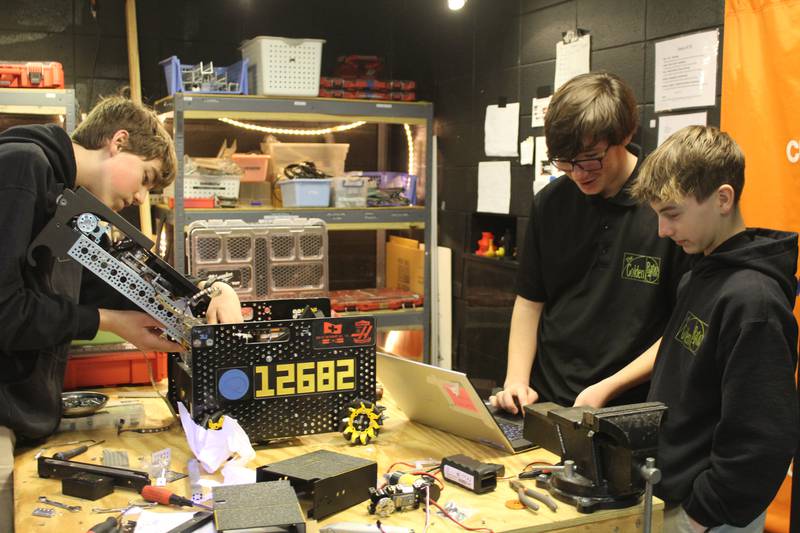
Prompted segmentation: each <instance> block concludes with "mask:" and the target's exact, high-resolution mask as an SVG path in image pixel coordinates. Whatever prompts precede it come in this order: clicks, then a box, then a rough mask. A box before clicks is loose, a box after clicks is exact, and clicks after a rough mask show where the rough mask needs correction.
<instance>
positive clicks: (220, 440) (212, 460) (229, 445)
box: [178, 402, 256, 485]
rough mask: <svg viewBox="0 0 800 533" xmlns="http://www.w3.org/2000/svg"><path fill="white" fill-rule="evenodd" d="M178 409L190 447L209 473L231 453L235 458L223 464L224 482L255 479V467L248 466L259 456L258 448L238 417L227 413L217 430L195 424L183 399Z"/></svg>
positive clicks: (252, 481)
mask: <svg viewBox="0 0 800 533" xmlns="http://www.w3.org/2000/svg"><path fill="white" fill-rule="evenodd" d="M178 413H179V414H180V417H181V425H182V426H183V432H184V434H185V435H186V441H187V442H188V443H189V449H191V450H192V453H193V454H194V456H195V457H197V460H198V461H200V464H201V465H203V469H205V471H206V472H208V473H209V474H210V473H213V472H216V471H217V470H219V468H220V467H221V466H222V465H223V463H225V462H226V461H228V458H229V457H231V456H232V457H233V458H232V459H231V460H230V461H228V462H227V464H226V465H225V466H224V467H223V468H222V476H223V478H224V480H225V481H224V483H225V484H226V485H227V484H238V483H255V482H256V471H255V470H253V469H249V468H247V467H245V465H246V464H247V463H248V462H249V461H250V460H251V459H253V458H254V457H255V456H256V452H255V450H253V446H252V445H251V444H250V439H249V438H248V437H247V433H245V431H244V430H243V429H242V426H240V425H239V422H237V421H236V419H235V418H231V417H230V416H227V415H226V416H225V419H224V422H223V424H222V428H221V429H216V430H215V429H206V428H204V427H202V426H198V425H197V424H195V423H194V420H192V417H191V415H189V411H188V410H187V409H186V407H185V406H184V405H183V403H181V402H178Z"/></svg>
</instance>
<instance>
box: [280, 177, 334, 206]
mask: <svg viewBox="0 0 800 533" xmlns="http://www.w3.org/2000/svg"><path fill="white" fill-rule="evenodd" d="M277 184H278V187H280V188H281V194H282V195H283V207H328V206H329V205H330V203H331V180H330V178H323V179H293V180H279V181H278V182H277Z"/></svg>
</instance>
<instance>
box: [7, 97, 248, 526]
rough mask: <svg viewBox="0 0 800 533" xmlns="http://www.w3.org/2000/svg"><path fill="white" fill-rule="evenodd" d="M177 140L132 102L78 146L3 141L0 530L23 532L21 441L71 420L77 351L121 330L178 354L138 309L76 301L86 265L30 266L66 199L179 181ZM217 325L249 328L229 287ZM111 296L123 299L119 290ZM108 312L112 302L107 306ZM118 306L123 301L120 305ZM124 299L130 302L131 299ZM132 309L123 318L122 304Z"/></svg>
mask: <svg viewBox="0 0 800 533" xmlns="http://www.w3.org/2000/svg"><path fill="white" fill-rule="evenodd" d="M176 167H177V160H176V158H175V150H174V147H173V144H172V139H171V138H170V135H169V133H168V132H167V131H166V130H165V129H164V127H163V125H162V124H161V123H160V122H159V120H158V118H157V116H156V115H155V113H154V112H153V111H152V110H151V109H149V108H146V107H143V106H141V105H138V104H135V103H133V102H131V101H130V100H128V99H126V98H122V97H111V98H107V99H105V100H103V101H102V102H100V103H99V104H98V105H97V106H96V107H95V108H94V109H93V110H92V111H91V113H89V115H88V116H87V117H86V119H84V121H83V122H82V123H81V125H80V126H79V127H78V128H77V129H76V130H75V131H74V132H73V134H72V138H70V136H69V135H67V133H66V132H65V131H64V130H63V129H62V128H60V127H58V126H56V125H53V124H51V125H35V126H18V127H13V128H10V129H8V130H6V131H5V132H3V133H0V324H2V329H1V330H0V331H2V335H0V365H2V367H1V368H2V372H0V531H2V532H4V533H5V532H7V531H13V530H14V508H13V493H12V490H13V480H12V474H13V467H14V457H13V450H14V445H15V441H16V442H20V441H31V440H35V439H41V438H44V437H47V436H48V435H50V434H51V433H53V432H54V431H55V430H56V428H57V427H58V423H59V420H60V418H61V392H62V388H63V383H64V370H65V367H66V360H67V348H68V345H69V343H70V341H72V340H73V339H91V338H92V337H94V336H95V334H96V333H97V331H98V329H102V330H104V331H111V332H113V333H116V334H117V335H119V336H120V337H122V338H124V339H126V340H128V341H129V342H131V343H132V344H135V345H136V346H137V347H139V348H140V349H142V350H150V351H153V350H155V351H179V350H181V347H180V345H178V344H176V343H173V342H170V341H168V340H165V339H163V338H161V337H160V333H161V330H160V324H159V323H158V322H157V321H155V320H154V319H153V318H151V317H150V316H149V315H147V314H145V313H143V312H141V311H136V310H125V309H108V308H100V307H101V306H99V305H96V304H93V303H92V302H91V301H80V302H79V301H78V297H79V294H80V287H81V270H82V269H81V266H80V265H79V264H77V263H75V262H73V261H61V260H55V259H54V258H52V257H50V256H49V255H46V256H45V255H44V254H49V252H44V254H43V255H40V256H38V257H37V259H38V262H37V265H36V266H31V265H30V264H28V262H27V260H26V253H27V249H28V246H29V245H30V243H31V241H32V240H33V239H34V238H35V237H36V236H37V235H38V233H39V232H40V231H41V230H42V228H44V227H45V225H46V224H47V223H48V222H49V221H50V219H51V218H52V217H53V215H54V213H55V210H56V199H57V198H58V196H59V195H60V194H61V192H62V191H63V190H64V189H65V188H70V189H75V188H77V187H84V188H86V189H88V190H89V191H90V192H91V193H92V194H94V195H95V196H96V197H97V198H98V199H99V200H100V201H102V202H103V203H104V204H105V205H107V206H108V207H110V208H111V209H113V210H115V211H118V210H120V209H122V208H123V207H125V206H128V205H136V204H139V203H141V202H142V201H144V198H145V196H146V193H147V191H149V190H150V189H151V188H154V187H163V186H165V185H168V184H169V183H171V182H172V180H173V179H174V178H175V171H176ZM217 289H218V291H219V293H220V295H219V296H217V297H215V298H213V299H212V301H211V303H210V304H209V311H208V321H209V322H216V321H220V322H223V321H236V320H238V321H241V311H240V308H239V300H238V297H237V296H236V294H235V292H233V289H231V288H230V287H229V286H227V285H224V284H220V286H219V287H217ZM110 290H111V291H112V292H113V289H110ZM97 296H98V298H102V299H103V301H113V300H114V298H107V297H106V295H97ZM117 300H119V299H117ZM123 300H124V299H123ZM122 307H125V306H124V305H122Z"/></svg>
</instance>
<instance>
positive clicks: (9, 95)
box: [0, 89, 77, 133]
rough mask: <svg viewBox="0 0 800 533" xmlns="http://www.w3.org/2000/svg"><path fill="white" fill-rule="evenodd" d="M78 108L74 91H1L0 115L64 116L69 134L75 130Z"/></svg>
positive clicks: (65, 127)
mask: <svg viewBox="0 0 800 533" xmlns="http://www.w3.org/2000/svg"><path fill="white" fill-rule="evenodd" d="M76 107H77V106H76V104H75V90H74V89H0V114H2V113H8V114H14V115H51V116H52V115H58V116H63V117H64V129H65V130H66V131H67V133H71V132H72V130H74V129H75V126H76V122H75V121H76V114H77V113H76Z"/></svg>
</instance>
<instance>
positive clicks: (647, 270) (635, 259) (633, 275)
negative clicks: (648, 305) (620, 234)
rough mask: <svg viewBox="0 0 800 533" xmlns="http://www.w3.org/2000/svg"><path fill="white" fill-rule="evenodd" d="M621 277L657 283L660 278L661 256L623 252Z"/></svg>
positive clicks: (652, 283)
mask: <svg viewBox="0 0 800 533" xmlns="http://www.w3.org/2000/svg"><path fill="white" fill-rule="evenodd" d="M622 277H623V278H624V279H631V280H633V281H641V282H642V283H649V284H651V285H658V282H659V281H660V280H661V258H660V257H652V256H650V255H641V254H634V253H631V252H625V254H624V255H623V256H622Z"/></svg>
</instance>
